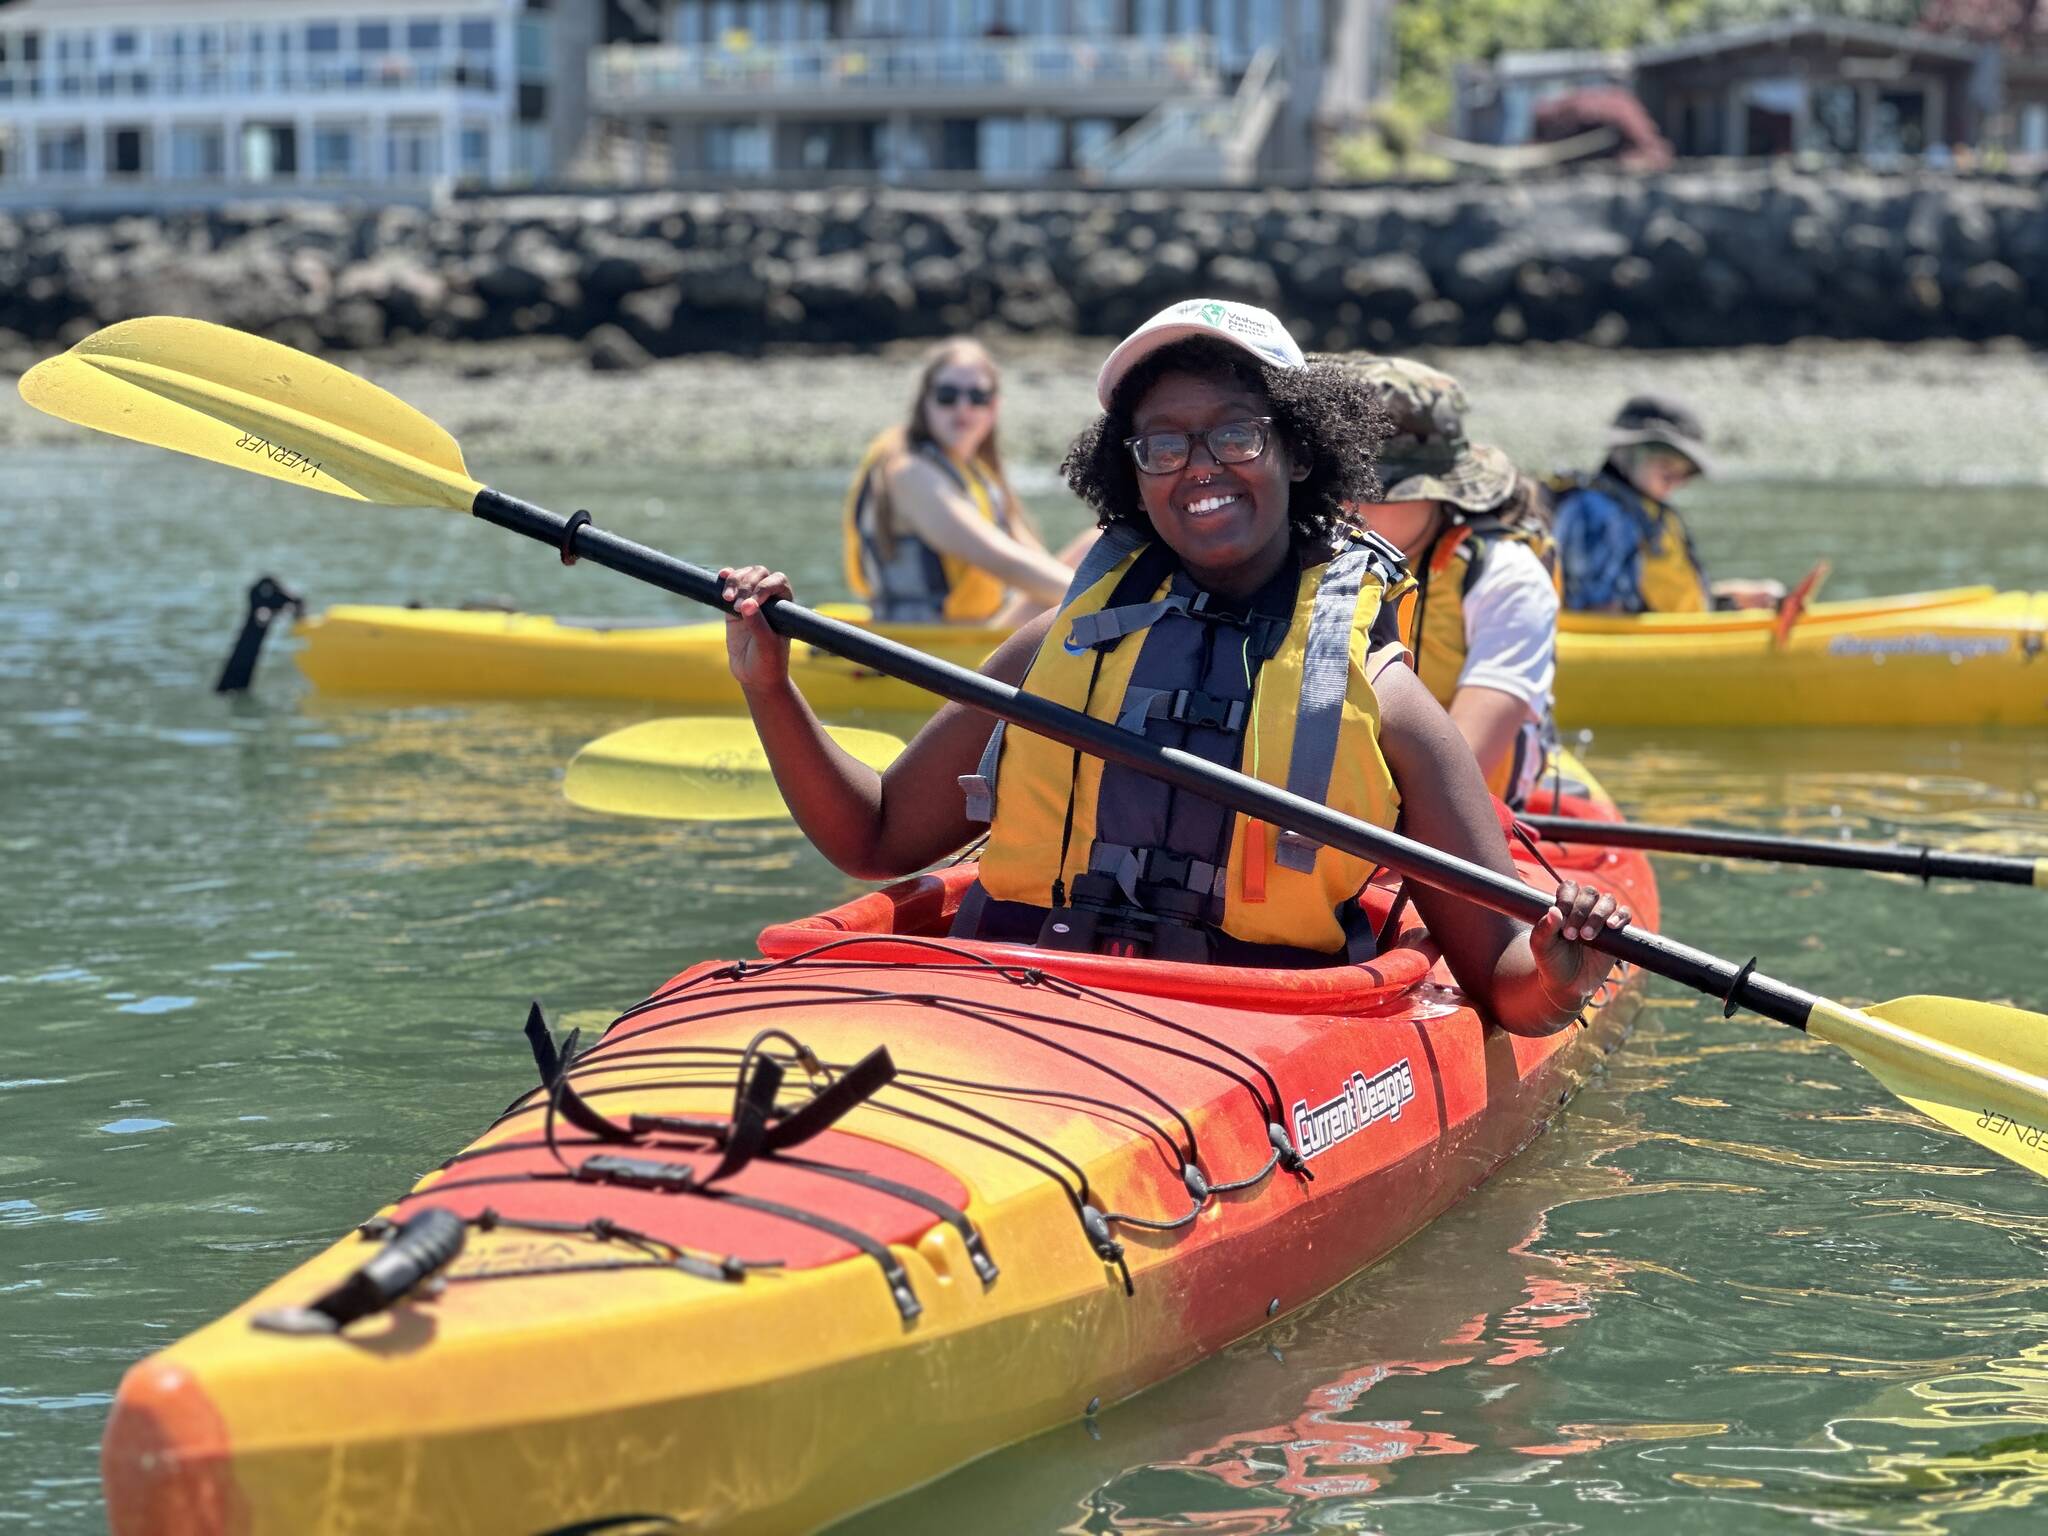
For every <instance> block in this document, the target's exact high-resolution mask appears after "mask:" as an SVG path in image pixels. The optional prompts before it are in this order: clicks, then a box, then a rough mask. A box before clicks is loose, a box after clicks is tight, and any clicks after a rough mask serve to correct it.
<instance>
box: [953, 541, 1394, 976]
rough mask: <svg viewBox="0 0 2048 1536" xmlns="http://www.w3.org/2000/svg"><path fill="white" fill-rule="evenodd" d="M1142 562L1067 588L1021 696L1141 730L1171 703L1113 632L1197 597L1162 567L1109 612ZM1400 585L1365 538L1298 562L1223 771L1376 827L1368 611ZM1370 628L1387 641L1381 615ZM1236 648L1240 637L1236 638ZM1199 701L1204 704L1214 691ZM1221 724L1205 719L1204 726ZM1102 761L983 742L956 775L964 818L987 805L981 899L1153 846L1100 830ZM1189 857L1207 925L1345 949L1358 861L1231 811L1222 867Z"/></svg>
mask: <svg viewBox="0 0 2048 1536" xmlns="http://www.w3.org/2000/svg"><path fill="white" fill-rule="evenodd" d="M1144 557H1145V550H1144V549H1139V550H1136V551H1133V552H1131V553H1129V554H1126V555H1125V556H1124V557H1123V558H1122V559H1120V560H1119V561H1117V563H1116V564H1115V565H1114V566H1113V567H1112V568H1111V569H1109V571H1108V572H1107V574H1103V575H1100V576H1099V577H1098V579H1096V580H1095V581H1094V582H1093V583H1092V584H1091V585H1089V586H1087V587H1086V588H1085V589H1084V590H1082V591H1080V592H1079V593H1078V595H1075V596H1073V597H1072V598H1071V600H1070V601H1069V603H1068V604H1067V606H1066V607H1065V608H1064V609H1063V610H1062V612H1061V614H1060V616H1059V617H1058V618H1057V619H1055V620H1054V622H1053V627H1052V629H1051V631H1050V632H1049V633H1048V634H1047V636H1046V639H1045V642H1044V644H1043V645H1042V646H1040V648H1039V652H1038V655H1037V657H1036V658H1035V659H1034V660H1033V662H1032V665H1031V670H1030V673H1029V675H1028V677H1027V678H1026V681H1025V687H1026V688H1027V689H1028V690H1029V691H1030V692H1032V693H1036V694H1039V695H1042V696H1043V697H1045V698H1049V699H1051V700H1053V701H1054V702H1056V703H1059V704H1064V705H1065V706H1067V707H1068V708H1070V709H1076V710H1084V711H1086V712H1087V713H1088V714H1090V715H1093V716H1094V717H1096V718H1097V719H1100V720H1110V721H1118V722H1120V723H1123V724H1125V725H1126V727H1127V728H1129V729H1134V730H1138V731H1140V732H1145V731H1147V730H1148V728H1149V727H1150V726H1151V724H1152V721H1153V720H1155V719H1160V718H1167V717H1169V710H1170V708H1171V707H1172V706H1173V704H1174V703H1176V702H1178V701H1171V700H1170V701H1169V704H1168V706H1167V707H1161V706H1160V705H1159V703H1158V700H1157V699H1156V698H1149V697H1146V696H1145V695H1146V694H1147V693H1148V692H1149V691H1148V690H1143V689H1140V690H1137V691H1136V692H1135V693H1133V691H1132V690H1131V687H1130V685H1131V681H1132V675H1133V673H1134V671H1136V670H1137V668H1138V663H1139V658H1140V656H1141V653H1142V652H1143V649H1144V647H1143V646H1142V644H1139V643H1122V637H1124V636H1127V635H1129V634H1130V633H1131V632H1132V631H1133V630H1136V629H1139V628H1143V627H1146V626H1149V625H1151V624H1153V623H1155V622H1157V620H1158V619H1159V618H1160V617H1161V616H1162V612H1163V611H1164V610H1168V609H1171V608H1173V607H1174V605H1175V604H1176V603H1178V604H1179V605H1180V607H1181V609H1182V611H1186V610H1188V609H1189V608H1190V607H1193V608H1195V609H1200V607H1201V606H1202V605H1203V604H1205V603H1206V602H1207V601H1208V595H1207V594H1198V595H1197V597H1196V598H1195V600H1194V603H1193V604H1192V605H1190V604H1189V603H1188V602H1187V601H1186V599H1185V597H1184V595H1183V594H1182V593H1179V592H1176V590H1175V582H1174V577H1175V576H1176V575H1177V574H1178V571H1177V568H1175V569H1171V570H1169V572H1168V574H1167V576H1166V578H1165V579H1164V580H1161V581H1158V582H1157V583H1150V582H1147V583H1144V590H1143V591H1142V592H1140V593H1137V594H1127V597H1128V596H1131V595H1135V596H1137V597H1139V598H1141V599H1147V600H1148V601H1139V602H1136V603H1132V602H1129V601H1127V600H1125V599H1120V600H1119V602H1118V604H1117V605H1116V606H1114V607H1111V606H1110V602H1111V598H1112V596H1113V595H1115V594H1116V593H1117V590H1118V587H1119V584H1120V583H1122V582H1123V581H1124V580H1125V578H1126V576H1127V575H1128V574H1129V573H1130V572H1131V571H1132V568H1133V566H1134V565H1136V564H1137V562H1138V561H1139V560H1140V559H1142V558H1144ZM1140 574H1141V575H1142V572H1140ZM1407 589H1408V582H1407V579H1406V578H1405V577H1404V576H1402V575H1401V574H1400V567H1399V564H1398V556H1397V555H1396V554H1395V552H1394V551H1393V550H1392V548H1391V546H1389V545H1386V544H1385V543H1384V542H1383V541H1380V540H1378V539H1373V540H1370V541H1369V543H1358V544H1352V545H1349V546H1347V547H1346V549H1344V550H1343V551H1341V552H1340V553H1339V554H1338V556H1337V557H1336V558H1334V559H1332V560H1329V561H1327V562H1324V563H1322V564H1319V565H1316V566H1313V567H1310V568H1309V569H1307V570H1304V571H1302V572H1300V574H1299V577H1298V582H1297V586H1296V589H1295V595H1294V604H1293V608H1292V610H1291V613H1290V614H1289V615H1288V617H1287V618H1286V619H1285V620H1276V621H1274V623H1275V626H1276V629H1277V626H1278V625H1279V624H1281V623H1284V625H1285V631H1284V634H1281V635H1280V636H1279V638H1278V642H1277V645H1276V646H1275V647H1274V648H1273V650H1272V652H1271V654H1270V655H1269V656H1268V657H1267V659H1266V660H1265V661H1264V663H1263V664H1262V665H1261V666H1260V667H1259V668H1258V670H1257V674H1256V677H1255V679H1254V682H1253V684H1252V690H1251V694H1250V704H1249V708H1248V709H1244V708H1242V706H1238V707H1236V708H1234V709H1232V710H1231V711H1230V714H1231V716H1232V718H1233V720H1235V722H1236V723H1235V724H1233V726H1232V729H1234V730H1238V731H1240V732H1241V734H1240V735H1239V736H1237V738H1236V744H1237V746H1238V748H1239V751H1238V754H1237V755H1238V758H1239V761H1238V762H1236V763H1233V764H1227V765H1226V766H1234V767H1237V768H1239V769H1240V771H1242V772H1245V773H1248V774H1250V775H1251V776H1253V777H1254V778H1258V779H1262V780H1264V781H1265V782H1266V783H1269V784H1274V785H1278V786H1280V787H1283V788H1286V789H1289V790H1292V791H1294V792H1296V793H1298V794H1304V795H1306V796H1307V797H1308V798H1309V799H1312V800H1319V801H1321V802H1323V803H1324V804H1326V805H1328V806H1330V807H1331V808H1332V809H1333V810H1338V811H1342V812H1343V813H1345V814H1346V815H1350V816H1355V817H1357V818H1359V819H1360V820H1362V821H1367V822H1371V823H1372V824H1373V825H1375V826H1382V827H1387V826H1392V825H1393V823H1394V818H1395V814H1396V812H1397V811H1398V810H1399V808H1400V794H1399V791H1398V790H1397V789H1396V787H1395V784H1394V779H1393V774H1392V772H1391V771H1390V770H1389V769H1388V767H1387V761H1386V758H1385V756H1384V755H1383V754H1382V753H1381V751H1380V746H1379V726H1380V708H1379V700H1378V698H1377V697H1376V696H1375V694H1374V692H1373V688H1372V684H1371V682H1370V680H1369V677H1368V672H1367V661H1368V657H1369V656H1370V655H1371V654H1372V652H1373V648H1374V626H1375V622H1376V621H1377V620H1379V618H1380V616H1381V612H1382V609H1383V608H1384V607H1385V606H1386V605H1387V604H1388V603H1389V602H1390V601H1399V600H1400V599H1401V598H1402V597H1403V596H1404V595H1405V593H1406V591H1407ZM1132 615H1136V617H1135V618H1132V617H1130V616H1132ZM1381 636H1382V638H1389V637H1388V635H1387V631H1386V627H1385V626H1382V629H1381ZM1245 644H1246V646H1247V647H1248V648H1249V646H1250V645H1251V644H1252V641H1251V640H1250V638H1249V637H1247V639H1246V641H1245ZM1247 655H1249V649H1247ZM1333 667H1341V668H1342V669H1343V677H1342V680H1341V684H1340V685H1333V683H1332V679H1331V677H1330V676H1329V672H1330V669H1331V668H1333ZM1182 692H1183V693H1185V692H1186V690H1182ZM1127 695H1130V696H1128V697H1127ZM1205 702H1209V703H1210V704H1211V706H1212V707H1213V701H1205ZM1220 719H1221V717H1220V715H1214V716H1212V718H1211V720H1210V721H1209V723H1210V724H1212V725H1214V724H1218V723H1220ZM1212 735H1213V733H1212ZM1104 767H1105V765H1104V764H1103V763H1102V762H1101V760H1100V759H1097V758H1093V757H1090V756H1087V755H1086V754H1080V755H1079V756H1078V757H1077V755H1076V754H1075V753H1074V751H1073V750H1072V749H1071V748H1068V747H1063V746H1060V745H1058V744H1057V743H1054V742H1051V741H1048V740H1046V739H1044V738H1043V737H1040V736H1034V735H1032V734H1030V733H1028V732H1025V731H1010V732H1001V731H999V732H998V733H997V734H996V735H995V736H994V737H993V738H991V741H990V747H989V753H988V755H987V756H985V757H984V759H983V763H982V773H981V774H980V775H977V776H975V777H973V778H970V779H968V780H964V781H963V783H964V784H965V785H966V786H967V788H968V789H969V796H970V814H974V813H975V811H974V806H973V802H974V801H975V800H976V799H977V798H980V799H981V801H982V807H981V809H982V811H983V813H992V814H991V826H990V831H989V840H988V846H987V847H986V848H985V849H984V850H983V852H982V856H981V881H982V885H983V887H984V888H985V889H986V891H987V892H988V894H989V895H990V896H991V897H994V898H995V899H997V900H999V901H1011V902H1024V903H1030V904H1034V905H1038V906H1052V907H1060V906H1063V905H1065V897H1066V891H1067V888H1068V886H1069V885H1070V884H1071V883H1072V882H1073V880H1074V879H1075V878H1076V877H1077V876H1079V875H1083V874H1086V873H1089V872H1091V871H1100V870H1104V869H1113V868H1115V867H1116V866H1117V865H1118V864H1119V863H1122V864H1123V865H1125V866H1126V867H1128V866H1130V865H1131V863H1132V860H1133V856H1134V855H1137V856H1143V855H1149V854H1152V853H1156V852H1159V851H1160V850H1154V849H1130V848H1115V847H1108V846H1107V845H1104V844H1101V843H1100V842H1099V841H1098V839H1097V836H1096V827H1097V817H1098V811H1099V809H1100V805H1099V801H1100V797H1101V792H1102V784H1103V773H1104ZM998 779H999V780H1000V784H999V787H998V783H997V781H998ZM1183 793H1184V792H1183ZM1070 818H1071V819H1070ZM1219 841H1220V839H1219ZM1105 854H1107V858H1105ZM1140 862H1142V858H1141V859H1140ZM1176 862H1177V863H1178V864H1180V865H1187V864H1189V863H1190V862H1191V861H1190V860H1188V859H1185V858H1182V859H1178V860H1177V861H1176ZM1192 862H1194V863H1195V864H1196V865H1198V868H1197V871H1196V876H1197V878H1198V880H1199V881H1200V886H1201V889H1202V891H1203V894H1205V895H1208V896H1211V897H1216V896H1220V897H1221V898H1222V904H1223V911H1222V918H1221V921H1220V923H1218V924H1217V925H1216V926H1218V927H1220V928H1221V930H1222V931H1223V932H1224V933H1225V934H1228V935H1229V936H1230V937H1232V938H1235V939H1239V940H1243V941H1245V942H1247V943H1254V944H1276V945H1286V946H1289V947H1292V948H1297V949H1307V950H1315V951H1319V952H1322V953H1326V954H1329V953H1337V952H1340V951H1342V950H1344V949H1345V947H1346V944H1347V939H1348V937H1349V936H1348V935H1347V933H1346V930H1345V927H1344V923H1343V920H1342V917H1341V916H1340V912H1339V909H1340V908H1341V907H1343V906H1344V905H1345V904H1346V903H1347V902H1349V901H1350V900H1351V898H1353V897H1354V896H1356V895H1357V894H1358V892H1359V890H1360V889H1361V888H1363V886H1364V884H1365V882H1366V880H1367V878H1368V877H1369V876H1370V875H1371V873H1372V865H1371V864H1370V863H1369V862H1368V861H1366V860H1363V859H1360V858H1357V857H1355V856H1354V855H1351V854H1347V853H1340V852H1338V851H1337V850H1336V849H1334V848H1319V847H1318V846H1317V845H1316V844H1315V843H1313V842H1312V841H1311V840H1309V839H1307V838H1304V837H1300V836H1297V835H1296V834H1294V833H1277V832H1276V831H1275V829H1273V828H1272V827H1269V826H1267V825H1265V824H1264V823H1257V822H1251V821H1249V820H1248V819H1247V818H1245V817H1243V816H1233V817H1230V834H1229V846H1228V854H1227V857H1226V859H1225V861H1224V863H1223V864H1222V865H1221V866H1220V867H1217V866H1209V865H1200V864H1199V861H1198V860H1197V861H1192Z"/></svg>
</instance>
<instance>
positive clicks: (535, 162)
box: [512, 124, 553, 181]
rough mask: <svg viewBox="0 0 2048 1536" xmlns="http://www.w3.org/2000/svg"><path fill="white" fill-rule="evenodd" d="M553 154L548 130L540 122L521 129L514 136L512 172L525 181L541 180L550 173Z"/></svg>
mask: <svg viewBox="0 0 2048 1536" xmlns="http://www.w3.org/2000/svg"><path fill="white" fill-rule="evenodd" d="M552 159H553V156H552V155H550V154H549V152H548V131H547V129H546V128H544V127H542V126H540V125H539V124H529V125H528V126H526V127H523V128H521V129H519V130H518V131H517V132H516V133H515V134H514V135H513V138H512V173H513V174H514V175H515V176H518V177H519V178H521V179H522V180H525V181H539V180H540V179H541V178H542V177H544V176H546V175H547V174H548V170H549V168H550V162H551V161H552Z"/></svg>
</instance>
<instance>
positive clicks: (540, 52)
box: [519, 19, 551, 80]
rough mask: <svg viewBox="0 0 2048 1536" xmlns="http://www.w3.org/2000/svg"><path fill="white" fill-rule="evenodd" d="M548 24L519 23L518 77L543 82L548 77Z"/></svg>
mask: <svg viewBox="0 0 2048 1536" xmlns="http://www.w3.org/2000/svg"><path fill="white" fill-rule="evenodd" d="M550 40H551V39H550V35H549V33H548V24H547V23H546V22H545V21H534V20H531V19H529V20H526V21H522V22H520V23H519V77H520V78H521V79H522V80H545V79H546V78H547V76H548V43H549V42H550Z"/></svg>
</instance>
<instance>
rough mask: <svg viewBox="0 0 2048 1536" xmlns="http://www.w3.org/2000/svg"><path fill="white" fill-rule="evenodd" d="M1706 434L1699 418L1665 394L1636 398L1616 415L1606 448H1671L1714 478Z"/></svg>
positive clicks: (1609, 431)
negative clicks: (1644, 446)
mask: <svg viewBox="0 0 2048 1536" xmlns="http://www.w3.org/2000/svg"><path fill="white" fill-rule="evenodd" d="M1705 437H1706V433H1705V431H1704V429H1702V428H1701V426H1700V422H1699V418H1698V417H1697V416H1695V415H1693V413H1692V412H1691V411H1689V410H1687V409H1686V408H1685V407H1684V406H1682V405H1680V404H1679V403H1678V402H1677V401H1676V400H1673V399H1670V398H1669V397H1667V396H1664V395H1637V396H1635V397H1633V398H1632V399H1630V400H1629V401H1628V403H1627V404H1625V405H1623V406H1622V408H1621V409H1620V410H1619V411H1617V412H1615V416H1614V425H1613V426H1612V427H1611V428H1609V430H1608V433H1607V447H1608V449H1609V450H1610V451H1612V450H1613V449H1616V448H1628V447H1633V446H1636V445H1639V444H1640V445H1646V446H1652V447H1657V448H1669V449H1670V450H1671V451H1672V452H1673V453H1677V454H1682V455H1683V456H1684V457H1686V458H1688V459H1690V460H1691V461H1692V467H1693V468H1694V469H1695V470H1696V471H1698V472H1699V473H1700V474H1701V475H1712V474H1713V472H1714V461H1713V457H1712V455H1710V454H1709V453H1708V452H1707V445H1706V443H1705V441H1704V439H1705Z"/></svg>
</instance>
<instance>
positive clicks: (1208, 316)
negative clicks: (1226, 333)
mask: <svg viewBox="0 0 2048 1536" xmlns="http://www.w3.org/2000/svg"><path fill="white" fill-rule="evenodd" d="M1202 318H1203V319H1204V320H1205V321H1207V322H1208V323H1209V324H1210V325H1221V324H1222V323H1223V306H1222V305H1221V304H1218V303H1216V302H1214V301H1213V300H1212V301H1211V302H1209V303H1207V304H1204V305H1203V306H1202Z"/></svg>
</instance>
